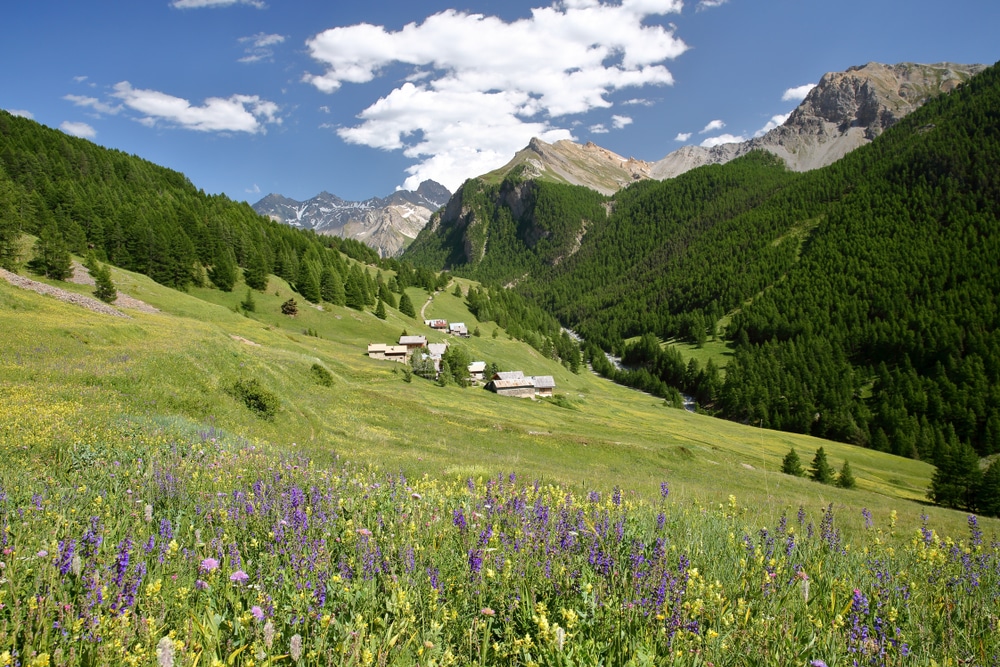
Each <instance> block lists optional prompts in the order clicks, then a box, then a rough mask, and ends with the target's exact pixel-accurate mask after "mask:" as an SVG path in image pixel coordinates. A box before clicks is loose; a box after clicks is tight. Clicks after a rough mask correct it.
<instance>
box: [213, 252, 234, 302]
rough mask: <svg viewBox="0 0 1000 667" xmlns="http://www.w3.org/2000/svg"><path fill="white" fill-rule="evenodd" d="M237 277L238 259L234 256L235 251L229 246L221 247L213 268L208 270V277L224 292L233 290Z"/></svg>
mask: <svg viewBox="0 0 1000 667" xmlns="http://www.w3.org/2000/svg"><path fill="white" fill-rule="evenodd" d="M236 277H237V274H236V259H235V258H234V257H233V251H232V250H230V249H229V248H222V249H220V250H219V252H218V254H217V255H216V257H215V261H214V262H213V263H212V268H210V269H209V270H208V279H209V280H211V281H212V284H213V285H215V286H216V287H218V288H219V289H220V290H222V291H223V292H232V291H233V286H234V285H235V284H236Z"/></svg>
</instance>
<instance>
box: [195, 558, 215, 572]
mask: <svg viewBox="0 0 1000 667" xmlns="http://www.w3.org/2000/svg"><path fill="white" fill-rule="evenodd" d="M199 567H200V569H201V571H202V572H211V571H213V570H217V569H219V561H217V560H215V559H214V558H206V559H205V560H203V561H201V565H200V566H199Z"/></svg>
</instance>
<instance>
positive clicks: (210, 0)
mask: <svg viewBox="0 0 1000 667" xmlns="http://www.w3.org/2000/svg"><path fill="white" fill-rule="evenodd" d="M231 5H250V6H251V7H256V8H257V9H265V8H266V7H267V5H265V4H264V3H263V2H262V1H261V0H174V1H173V2H171V3H170V6H171V7H175V8H177V9H201V8H202V7H229V6H231Z"/></svg>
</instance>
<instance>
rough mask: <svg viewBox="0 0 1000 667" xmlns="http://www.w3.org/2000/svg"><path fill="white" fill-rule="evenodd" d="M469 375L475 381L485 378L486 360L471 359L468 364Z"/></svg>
mask: <svg viewBox="0 0 1000 667" xmlns="http://www.w3.org/2000/svg"><path fill="white" fill-rule="evenodd" d="M469 377H471V378H472V379H473V381H475V382H482V381H483V380H485V379H486V362H485V361H473V362H472V363H471V364H469Z"/></svg>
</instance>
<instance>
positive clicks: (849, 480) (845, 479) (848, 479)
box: [837, 460, 857, 489]
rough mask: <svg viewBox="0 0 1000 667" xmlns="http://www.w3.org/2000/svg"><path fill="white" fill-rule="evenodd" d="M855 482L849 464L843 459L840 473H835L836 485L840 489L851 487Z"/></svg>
mask: <svg viewBox="0 0 1000 667" xmlns="http://www.w3.org/2000/svg"><path fill="white" fill-rule="evenodd" d="M856 484H857V482H856V481H855V480H854V473H853V472H851V464H850V463H849V462H848V461H846V460H845V461H844V465H843V467H842V468H841V469H840V473H839V474H838V475H837V486H839V487H840V488H842V489H853V488H854V487H855V486H856Z"/></svg>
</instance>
